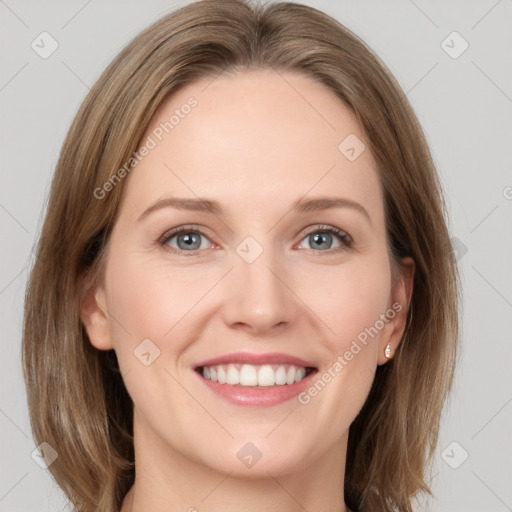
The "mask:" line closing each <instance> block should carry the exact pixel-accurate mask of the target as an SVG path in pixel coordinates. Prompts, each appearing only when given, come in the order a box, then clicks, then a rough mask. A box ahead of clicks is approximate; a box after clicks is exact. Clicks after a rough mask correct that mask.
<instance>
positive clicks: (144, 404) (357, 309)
mask: <svg viewBox="0 0 512 512" xmlns="http://www.w3.org/2000/svg"><path fill="white" fill-rule="evenodd" d="M457 295H458V277H457V270H456V266H455V260H454V257H453V254H452V251H451V246H450V242H449V235H448V231H447V227H446V223H445V207H444V202H443V197H442V192H441V188H440V185H439V181H438V177H437V174H436V171H435V168H434V165H433V163H432V159H431V156H430V154H429V150H428V148H427V145H426V143H425V138H424V136H423V133H422V131H421V128H420V127H419V125H418V122H417V119H416V117H415V115H414V113H413V111H412V110H411V107H410V106H409V104H408V103H407V100H406V98H405V95H404V94H403V92H402V91H401V89H400V87H399V86H398V84H397V83H396V81H395V80H394V79H393V77H392V76H391V75H390V73H389V72H388V71H387V70H386V68H385V66H384V65H383V64H382V62H381V61H380V60H379V59H378V58H377V57H376V56H375V55H374V54H373V53H372V51H371V50H370V49H369V48H368V47H367V46H366V45H365V44H364V43H363V42H362V41H361V40H359V39H358V38H357V37H356V36H355V35H354V34H352V33H351V32H350V31H348V30H347V29H346V28H344V27H343V26H341V25H340V24H339V23H338V22H337V21H335V20H333V19H332V18H330V17H328V16H327V15H325V14H323V13H321V12H320V11H318V10H315V9H313V8H310V7H306V6H304V5H299V4H295V3H275V4H269V5H268V6H267V7H261V6H253V5H251V4H250V3H248V2H245V1H242V0H205V1H202V2H196V3H192V4H190V5H187V6H185V7H183V8H181V9H179V10H177V11H176V12H174V13H172V14H170V15H168V16H166V17H164V18H162V19H161V20H160V21H158V22H157V23H155V24H154V25H153V26H151V27H149V28H148V29H147V30H145V31H144V32H142V33H141V34H140V35H139V36H137V37H136V38H135V39H134V40H133V41H132V42H131V43H130V44H129V45H128V46H127V47H126V48H125V49H124V50H123V51H122V52H121V53H120V54H119V55H118V56H117V57H116V58H115V60H114V61H113V62H112V63H111V64H110V66H109V67H108V68H107V70H106V71H105V72H104V73H103V75H102V76H101V77H100V78H99V80H98V81H97V83H96V84H95V86H94V87H93V88H92V90H91V92H90V94H89V95H88V96H87V98H86V99H85V101H84V103H83V104H82V106H81V108H80V110H79V112H78V114H77V116H76V118H75V120H74V122H73V124H72V126H71V129H70V131H69V134H68V136H67V139H66V141H65V143H64V146H63V148H62V152H61V156H60V159H59V162H58V165H57V169H56V171H55V176H54V180H53V183H52V189H51V195H50V200H49V204H48V212H47V215H46V219H45V223H44V227H43V231H42V236H41V241H40V244H39V248H38V254H37V259H36V262H35V266H34V268H33V270H32V273H31V277H30V281H29V285H28V290H27V296H26V303H25V320H24V322H25V323H24V337H23V364H24V372H25V379H26V383H27V392H28V400H29V408H30V415H31V423H32V429H33V432H34V437H35V439H36V441H37V442H38V444H39V443H41V442H46V443H48V444H49V445H50V446H51V447H53V449H54V450H55V451H56V452H57V454H58V457H57V458H56V459H55V460H54V461H53V462H52V463H51V465H50V466H49V470H50V471H51V472H52V474H53V476H54V477H55V479H56V481H57V482H58V484H59V485H60V486H61V487H62V489H63V490H64V491H65V492H66V494H67V496H68V497H69V499H70V500H71V502H72V503H73V505H74V506H75V508H76V510H78V511H93V510H94V511H105V512H106V511H119V510H121V511H122V512H130V511H132V512H138V511H142V510H152V511H156V512H158V511H160V510H166V511H167V510H189V511H193V510H199V511H203V510H210V511H218V510H222V511H223V512H226V511H228V512H229V511H230V510H242V509H243V510H247V511H250V510H256V509H257V510H260V509H261V508H263V509H266V510H269V511H274V510H275V511H277V510H279V511H281V512H282V511H295V510H309V511H314V510H322V511H347V510H349V511H352V512H355V511H356V510H359V511H363V512H368V511H376V510H379V511H380V510H384V511H391V510H399V511H411V510H412V499H413V498H414V496H416V495H417V493H418V492H430V489H429V488H428V485H427V469H428V463H429V461H430V460H431V457H432V454H433V452H434V449H435V447H436V442H437V436H438V429H439V419H440V414H441V410H442V407H443V404H444V401H445V398H446V396H447V393H448V391H449V389H450V385H451V382H452V377H453V370H454V361H455V358H456V339H457V330H458V318H457V316H458V315H457Z"/></svg>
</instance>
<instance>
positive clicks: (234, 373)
mask: <svg viewBox="0 0 512 512" xmlns="http://www.w3.org/2000/svg"><path fill="white" fill-rule="evenodd" d="M239 383H240V372H239V371H238V370H237V369H236V368H235V367H234V366H233V365H232V364H230V365H229V366H228V373H227V376H226V384H231V385H232V386H234V385H235V384H239Z"/></svg>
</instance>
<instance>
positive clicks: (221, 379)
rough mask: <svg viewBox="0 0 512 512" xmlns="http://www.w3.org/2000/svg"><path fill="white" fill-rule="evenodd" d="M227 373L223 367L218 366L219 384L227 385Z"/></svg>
mask: <svg viewBox="0 0 512 512" xmlns="http://www.w3.org/2000/svg"><path fill="white" fill-rule="evenodd" d="M226 380H227V379H226V372H225V371H224V368H222V366H217V382H218V383H219V384H226Z"/></svg>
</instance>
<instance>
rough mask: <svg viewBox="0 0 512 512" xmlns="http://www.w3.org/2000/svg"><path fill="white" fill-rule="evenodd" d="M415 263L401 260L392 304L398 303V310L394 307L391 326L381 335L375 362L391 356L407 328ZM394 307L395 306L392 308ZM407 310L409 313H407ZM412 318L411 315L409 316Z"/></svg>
mask: <svg viewBox="0 0 512 512" xmlns="http://www.w3.org/2000/svg"><path fill="white" fill-rule="evenodd" d="M415 269H416V265H415V263H414V260H413V259H412V258H409V257H407V258H404V259H403V260H402V262H401V277H400V280H399V282H398V283H397V285H396V288H395V290H394V291H393V305H395V304H397V305H400V306H401V307H400V310H399V311H398V308H396V310H397V313H396V314H395V316H394V318H393V319H392V320H391V322H390V323H391V324H392V325H391V326H390V329H389V331H388V332H387V333H386V335H385V336H383V337H382V339H381V343H380V346H379V355H378V361H377V364H378V365H381V364H385V363H386V362H388V361H389V360H390V359H392V358H393V356H394V354H395V352H396V350H397V348H398V346H399V345H400V343H401V341H402V338H403V335H404V333H405V334H406V330H407V329H408V326H409V323H410V321H409V322H408V321H407V319H408V318H409V317H410V315H411V314H412V304H411V299H412V293H413V285H414V273H415ZM394 309H395V308H394ZM409 310H411V311H410V314H409ZM411 319H412V316H411Z"/></svg>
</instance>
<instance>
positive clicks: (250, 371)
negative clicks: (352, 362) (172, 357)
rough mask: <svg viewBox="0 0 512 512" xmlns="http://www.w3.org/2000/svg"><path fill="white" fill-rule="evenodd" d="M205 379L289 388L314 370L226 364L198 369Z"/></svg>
mask: <svg viewBox="0 0 512 512" xmlns="http://www.w3.org/2000/svg"><path fill="white" fill-rule="evenodd" d="M197 370H198V372H199V373H200V374H201V375H202V376H203V377H204V378H205V379H208V380H211V381H214V382H218V383H219V384H227V385H229V386H239V387H257V386H258V387H270V386H287V385H288V386H290V385H292V384H294V383H296V382H300V381H301V380H303V379H304V378H305V377H306V376H307V375H309V374H310V373H311V372H312V371H313V370H314V369H313V368H310V367H308V368H305V367H302V366H295V365H293V364H281V365H279V364H274V365H270V364H264V365H253V364H240V363H238V364H227V365H222V364H218V365H213V366H202V367H199V368H198V369H197Z"/></svg>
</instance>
